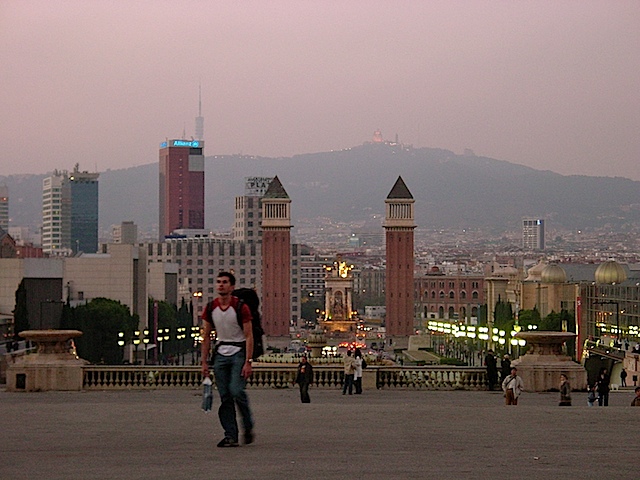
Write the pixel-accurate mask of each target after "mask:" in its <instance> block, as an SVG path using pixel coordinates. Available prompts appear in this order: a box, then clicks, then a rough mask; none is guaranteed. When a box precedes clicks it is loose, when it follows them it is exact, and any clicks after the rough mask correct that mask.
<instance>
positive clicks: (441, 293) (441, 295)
mask: <svg viewBox="0 0 640 480" xmlns="http://www.w3.org/2000/svg"><path fill="white" fill-rule="evenodd" d="M440 298H444V292H443V291H442V290H440Z"/></svg>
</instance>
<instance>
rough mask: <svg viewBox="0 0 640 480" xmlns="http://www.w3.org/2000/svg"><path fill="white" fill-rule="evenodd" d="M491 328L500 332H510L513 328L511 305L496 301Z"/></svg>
mask: <svg viewBox="0 0 640 480" xmlns="http://www.w3.org/2000/svg"><path fill="white" fill-rule="evenodd" d="M493 315H494V316H493V318H494V321H493V326H494V327H496V328H499V329H500V330H507V331H511V330H512V328H513V310H512V309H511V303H509V302H503V301H498V302H497V303H496V307H495V310H494V314H493Z"/></svg>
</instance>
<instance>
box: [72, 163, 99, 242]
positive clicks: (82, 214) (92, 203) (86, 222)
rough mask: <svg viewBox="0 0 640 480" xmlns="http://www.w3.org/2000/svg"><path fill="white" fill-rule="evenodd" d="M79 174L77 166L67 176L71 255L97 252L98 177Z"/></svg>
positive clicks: (89, 174) (92, 174)
mask: <svg viewBox="0 0 640 480" xmlns="http://www.w3.org/2000/svg"><path fill="white" fill-rule="evenodd" d="M99 175H100V174H99V173H89V172H79V171H78V165H76V167H75V169H74V171H73V172H72V173H71V174H70V175H69V181H68V184H67V185H68V187H69V195H70V198H71V202H70V205H69V218H70V225H69V233H70V247H71V250H72V251H73V253H78V252H84V253H96V252H97V251H98V176H99Z"/></svg>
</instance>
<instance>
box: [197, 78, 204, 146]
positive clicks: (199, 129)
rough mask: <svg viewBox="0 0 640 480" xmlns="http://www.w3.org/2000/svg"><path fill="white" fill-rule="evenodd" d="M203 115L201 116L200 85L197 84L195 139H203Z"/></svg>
mask: <svg viewBox="0 0 640 480" xmlns="http://www.w3.org/2000/svg"><path fill="white" fill-rule="evenodd" d="M203 137H204V117H203V116H202V85H198V116H197V117H196V139H197V140H203Z"/></svg>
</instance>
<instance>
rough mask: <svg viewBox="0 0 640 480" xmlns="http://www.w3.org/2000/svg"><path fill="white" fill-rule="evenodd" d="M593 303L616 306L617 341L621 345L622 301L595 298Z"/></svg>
mask: <svg viewBox="0 0 640 480" xmlns="http://www.w3.org/2000/svg"><path fill="white" fill-rule="evenodd" d="M593 304H594V305H615V306H616V343H617V344H618V345H619V344H620V303H619V302H616V301H615V300H595V301H594V302H593ZM616 347H617V345H616Z"/></svg>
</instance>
